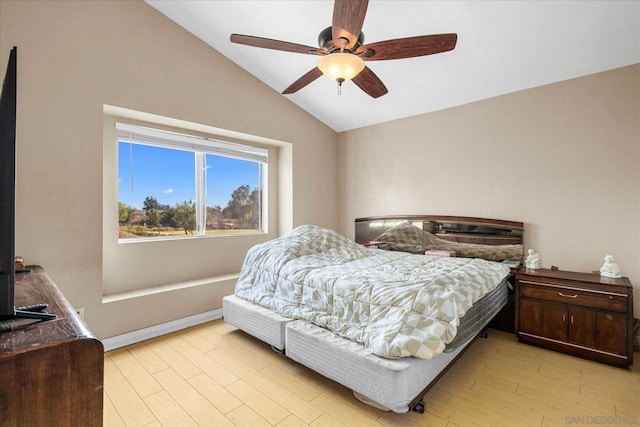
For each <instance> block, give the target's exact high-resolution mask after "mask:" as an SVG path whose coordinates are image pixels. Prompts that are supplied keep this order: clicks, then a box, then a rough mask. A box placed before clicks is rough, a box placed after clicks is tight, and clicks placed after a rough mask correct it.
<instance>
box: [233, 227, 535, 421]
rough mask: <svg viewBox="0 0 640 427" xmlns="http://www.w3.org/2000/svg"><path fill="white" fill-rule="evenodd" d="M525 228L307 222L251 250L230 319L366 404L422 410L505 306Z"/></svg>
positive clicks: (520, 252)
mask: <svg viewBox="0 0 640 427" xmlns="http://www.w3.org/2000/svg"><path fill="white" fill-rule="evenodd" d="M522 231H523V227H522V223H517V222H512V221H501V220H488V219H481V218H465V217H438V216H402V217H369V218H360V219H357V220H356V242H353V241H350V240H349V239H346V238H345V237H343V236H341V235H339V234H338V233H335V232H334V231H331V230H326V229H322V228H320V227H315V226H301V227H298V228H296V229H294V230H292V231H291V232H289V233H287V234H286V235H285V236H282V237H280V238H278V239H274V240H273V241H270V242H266V243H263V244H261V245H257V246H256V247H254V248H252V249H251V250H250V251H249V253H248V254H247V257H246V259H245V262H244V264H243V268H242V272H241V274H240V278H239V280H238V283H237V285H236V291H235V295H230V296H227V297H225V298H224V299H223V316H224V320H225V321H226V322H229V323H231V324H232V325H234V326H236V327H238V328H239V329H241V330H243V331H245V332H246V333H248V334H250V335H253V336H255V337H257V338H258V339H260V340H262V341H264V342H266V343H268V344H270V345H271V346H272V347H273V348H274V349H277V350H279V351H281V352H282V353H283V354H285V355H286V356H287V357H289V358H291V359H293V360H295V361H297V362H299V363H301V364H303V365H305V366H307V367H309V368H311V369H313V370H315V371H317V372H318V373H320V374H322V375H324V376H326V377H328V378H330V379H332V380H334V381H337V382H339V383H341V384H343V385H345V386H346V387H348V388H350V389H352V390H353V392H354V396H355V397H356V398H358V399H359V400H361V401H364V402H366V403H368V404H371V405H373V406H376V407H378V408H380V409H384V410H391V411H394V412H407V411H408V410H416V411H418V412H422V411H423V410H424V402H423V396H424V394H426V392H427V391H428V389H429V388H430V386H432V385H433V384H434V382H435V381H436V380H437V379H438V378H439V377H440V376H441V375H442V374H443V373H444V372H445V371H446V369H447V368H448V367H449V366H450V365H451V364H452V363H453V362H454V361H455V360H456V359H457V358H458V357H459V356H460V355H461V354H462V353H463V352H464V350H465V349H466V348H467V347H468V346H469V344H470V343H471V342H473V340H474V339H475V338H476V337H477V336H478V335H479V334H480V333H481V332H482V331H483V329H485V328H486V326H487V324H488V323H489V321H491V319H492V318H493V317H494V316H495V315H496V314H497V313H498V312H499V311H500V310H501V309H502V307H504V305H505V304H506V301H507V293H508V292H507V286H508V285H507V280H506V279H507V277H508V276H509V273H510V265H508V264H504V263H502V261H504V260H512V261H511V262H520V261H521V260H522V255H523V248H522ZM381 248H382V249H381ZM427 251H437V252H429V253H431V254H433V253H437V254H438V255H439V256H434V255H425V252H427ZM444 253H446V254H448V255H452V254H453V253H455V254H456V255H460V256H456V257H451V256H447V257H444V256H442V255H443V254H444Z"/></svg>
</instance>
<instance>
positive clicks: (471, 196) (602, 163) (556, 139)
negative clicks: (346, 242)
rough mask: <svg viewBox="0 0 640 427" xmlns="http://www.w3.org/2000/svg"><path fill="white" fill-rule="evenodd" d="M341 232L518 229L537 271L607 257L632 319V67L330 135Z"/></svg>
mask: <svg viewBox="0 0 640 427" xmlns="http://www.w3.org/2000/svg"><path fill="white" fill-rule="evenodd" d="M338 147H339V159H340V180H339V184H340V201H339V204H340V215H339V217H340V231H341V232H343V233H345V234H346V235H347V236H353V234H354V230H353V228H354V227H353V220H354V218H357V217H361V216H371V215H383V214H449V215H465V216H477V217H488V218H500V219H509V220H515V221H523V222H524V223H525V245H526V247H527V248H535V249H536V250H538V251H539V252H540V253H541V256H542V264H543V267H549V266H551V265H556V266H559V267H560V268H561V269H565V270H577V271H593V270H599V268H600V266H601V265H602V263H603V258H604V255H605V254H609V253H610V254H613V255H614V256H615V257H616V260H617V261H618V263H619V265H620V267H621V269H622V272H623V274H624V275H627V276H629V277H630V279H631V281H632V283H633V284H634V288H635V289H634V290H635V302H634V305H635V313H636V317H638V313H640V65H635V66H631V67H625V68H621V69H617V70H613V71H609V72H605V73H600V74H596V75H591V76H586V77H583V78H578V79H573V80H569V81H565V82H560V83H556V84H552V85H548V86H544V87H539V88H535V89H531V90H526V91H522V92H517V93H513V94H509V95H504V96H500V97H496V98H492V99H488V100H485V101H481V102H476V103H473V104H469V105H465V106H461V107H457V108H452V109H448V110H444V111H439V112H434V113H430V114H424V115H420V116H416V117H411V118H407V119H402V120H396V121H393V122H389V123H384V124H380V125H376V126H369V127H366V128H362V129H357V130H353V131H350V132H345V133H342V134H340V135H339V145H338Z"/></svg>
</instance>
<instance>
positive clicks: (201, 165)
mask: <svg viewBox="0 0 640 427" xmlns="http://www.w3.org/2000/svg"><path fill="white" fill-rule="evenodd" d="M116 129H117V131H118V138H117V142H118V144H119V143H120V142H129V143H132V144H141V145H148V146H153V147H161V148H170V149H179V150H185V151H190V152H193V153H194V154H195V156H194V157H195V183H196V188H195V195H196V196H195V199H196V200H195V204H196V233H195V234H194V235H191V236H180V237H176V236H167V237H136V238H127V239H118V242H119V243H130V242H138V241H156V240H164V239H175V238H179V239H184V238H194V237H218V236H230V235H238V234H241V233H233V232H232V231H231V232H229V233H221V234H214V235H207V234H205V233H206V196H207V188H206V182H207V168H206V155H207V154H211V155H216V156H222V157H228V158H232V159H238V160H245V161H252V162H256V163H258V165H259V170H258V183H259V186H260V192H261V196H262V197H261V200H259V206H258V209H259V210H260V226H259V229H258V230H256V231H255V232H254V233H251V234H265V233H267V224H266V221H267V216H268V215H267V212H266V207H267V204H266V203H265V201H266V200H267V188H266V186H265V184H266V183H267V182H268V180H267V166H268V149H266V148H262V147H255V146H251V145H244V144H238V143H235V142H228V141H221V140H218V139H214V138H207V137H201V136H195V135H188V134H183V133H178V132H172V131H166V130H160V129H154V128H149V127H145V126H139V125H133V124H129V123H122V122H116ZM118 199H119V198H118ZM242 234H247V233H242Z"/></svg>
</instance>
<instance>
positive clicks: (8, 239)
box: [0, 46, 56, 320]
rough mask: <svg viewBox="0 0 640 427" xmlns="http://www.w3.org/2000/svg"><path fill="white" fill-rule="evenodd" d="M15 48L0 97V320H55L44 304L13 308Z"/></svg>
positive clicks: (12, 50)
mask: <svg viewBox="0 0 640 427" xmlns="http://www.w3.org/2000/svg"><path fill="white" fill-rule="evenodd" d="M17 72H18V49H17V48H16V47H15V46H14V47H13V49H11V53H10V54H9V64H8V65H7V72H6V75H5V78H4V82H3V84H2V95H1V96H0V320H4V319H15V318H28V319H41V320H48V319H55V317H56V316H55V315H54V314H49V313H41V311H42V310H44V309H45V308H47V304H44V303H43V304H35V305H32V306H28V307H16V306H15V284H16V280H15V279H16V271H15V219H16V99H17V79H18V76H17Z"/></svg>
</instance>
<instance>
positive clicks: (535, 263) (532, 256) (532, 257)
mask: <svg viewBox="0 0 640 427" xmlns="http://www.w3.org/2000/svg"><path fill="white" fill-rule="evenodd" d="M524 266H525V267H527V268H528V269H531V270H537V269H539V268H540V254H538V253H536V251H534V250H533V249H529V255H528V256H527V259H526V260H525V262H524Z"/></svg>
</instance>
